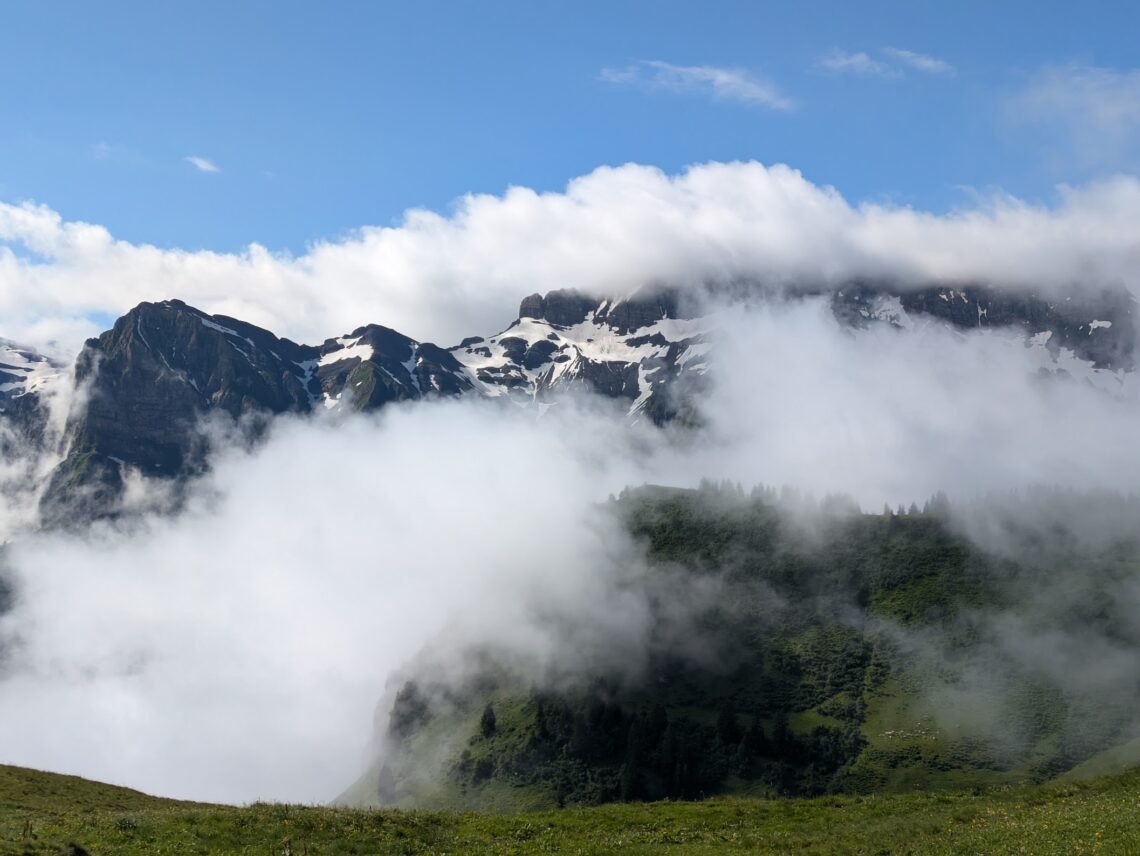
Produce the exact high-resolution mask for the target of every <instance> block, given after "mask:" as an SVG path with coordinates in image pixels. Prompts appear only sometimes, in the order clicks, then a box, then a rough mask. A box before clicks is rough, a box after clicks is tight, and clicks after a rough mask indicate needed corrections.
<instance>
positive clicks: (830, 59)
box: [819, 48, 899, 77]
mask: <svg viewBox="0 0 1140 856" xmlns="http://www.w3.org/2000/svg"><path fill="white" fill-rule="evenodd" d="M819 66H820V68H823V69H825V70H827V71H833V72H835V73H837V74H857V75H862V76H865V77H898V76H899V72H898V71H897V70H896V69H894V68H892V67H891V66H889V65H887V63H885V62H881V61H879V60H877V59H874V58H872V57H871V56H870V55H869V54H867V53H864V52H863V51H859V52H858V53H850V52H848V51H843V50H839V49H838V48H837V49H835V50H833V51H832V52H831V53H829V54H828V55H827V56H825V57H824V58H823V59H821V60H820V61H819Z"/></svg>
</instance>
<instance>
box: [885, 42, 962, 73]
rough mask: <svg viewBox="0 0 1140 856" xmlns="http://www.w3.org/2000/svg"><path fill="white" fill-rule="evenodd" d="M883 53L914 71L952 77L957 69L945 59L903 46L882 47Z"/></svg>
mask: <svg viewBox="0 0 1140 856" xmlns="http://www.w3.org/2000/svg"><path fill="white" fill-rule="evenodd" d="M883 53H885V54H886V55H887V56H889V57H892V58H893V59H896V60H898V61H899V62H901V63H902V64H903V65H906V66H909V67H910V68H913V69H914V70H915V71H921V72H922V73H923V74H941V75H945V76H946V77H953V76H954V75H955V74H957V73H958V69H956V68H954V66H952V65H951V64H950V63H948V62H946V60H944V59H939V58H938V57H933V56H930V55H928V54H921V53H918V52H917V51H910V50H906V49H905V48H883Z"/></svg>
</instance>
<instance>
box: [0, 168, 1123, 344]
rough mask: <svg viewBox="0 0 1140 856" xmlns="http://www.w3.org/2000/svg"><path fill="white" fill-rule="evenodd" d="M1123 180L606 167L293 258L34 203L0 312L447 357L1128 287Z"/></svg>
mask: <svg viewBox="0 0 1140 856" xmlns="http://www.w3.org/2000/svg"><path fill="white" fill-rule="evenodd" d="M1138 216H1140V181H1138V180H1137V179H1136V178H1133V177H1118V178H1113V179H1110V180H1105V181H1100V182H1096V183H1092V184H1089V185H1086V186H1082V187H1061V188H1060V189H1059V190H1058V193H1057V197H1056V200H1055V202H1054V203H1053V204H1052V205H1039V204H1031V203H1028V202H1025V201H1022V200H1019V199H1016V198H1013V197H1010V196H1008V195H1002V194H995V195H991V196H988V197H984V198H981V199H979V200H977V201H975V202H974V203H973V204H972V205H971V206H970V207H968V208H962V209H959V210H955V211H952V212H950V213H947V214H932V213H929V212H924V211H921V210H917V209H913V208H907V207H898V206H892V205H883V204H874V203H861V204H852V203H851V202H849V201H847V200H846V199H844V198H843V197H842V196H841V195H840V194H839V193H838V192H837V191H836V190H835V189H834V188H831V187H826V186H819V185H816V184H813V183H812V182H810V181H808V180H807V179H806V178H804V176H803V175H802V174H801V173H799V172H798V171H796V170H794V169H791V168H790V167H787V166H781V165H776V166H770V167H767V166H763V165H761V164H758V163H755V162H748V163H710V164H704V165H701V166H694V167H692V168H690V169H688V170H686V171H684V172H682V173H680V174H678V175H668V174H666V173H664V172H662V171H661V170H658V169H655V168H652V167H646V166H638V165H633V164H629V165H626V166H621V167H603V168H600V169H597V170H595V171H593V172H591V173H590V174H588V175H586V176H583V177H581V178H578V179H575V180H574V181H572V182H570V184H569V185H568V186H567V188H566V189H565V191H563V192H561V193H538V192H536V191H534V190H531V189H529V188H525V187H513V188H511V189H509V190H508V191H507V192H506V193H504V194H503V195H502V196H492V195H470V196H466V197H464V198H463V199H461V200H460V201H459V202H458V203H457V205H456V207H455V210H454V212H453V213H451V214H450V215H448V216H444V215H441V214H437V213H433V212H430V211H423V210H414V211H410V212H409V213H408V214H407V215H406V216H405V218H404V221H403V223H402V224H400V225H398V226H394V227H376V226H368V227H364V228H361V229H359V230H357V231H355V232H353V233H352V234H349V235H347V236H345V237H344V238H342V239H340V240H335V241H325V242H321V243H317V244H315V245H313V246H312V247H310V248H309V250H308V251H307V252H305V253H304V254H302V255H297V256H293V255H288V254H283V253H274V252H271V251H269V250H268V249H266V248H264V247H261V246H258V245H251V246H250V247H249V248H248V249H246V250H245V251H243V252H240V253H215V252H207V251H202V252H188V251H185V250H177V249H175V250H166V249H160V248H158V247H154V246H149V245H137V244H132V243H129V242H127V241H122V240H116V239H115V238H114V237H113V236H112V235H111V234H110V233H109V232H108V231H107V230H106V229H105V228H103V227H101V226H98V225H93V224H88V223H80V222H69V221H66V220H64V219H63V218H62V217H61V215H60V214H59V213H57V212H55V211H52V210H51V209H49V208H46V207H44V206H40V205H34V204H21V205H8V204H4V205H0V317H3V319H4V329H2V330H0V333H2V334H3V335H4V336H6V337H7V338H10V339H14V340H17V341H26V342H28V343H29V344H33V345H35V344H38V343H40V342H42V341H44V340H45V339H47V338H53V337H54V338H60V337H63V336H70V337H71V342H72V344H73V346H77V345H78V341H77V338H78V336H77V334H93V333H95V332H97V330H98V329H99V327H100V326H102V325H103V324H105V323H106V322H105V320H104V321H102V322H101V323H96V322H92V321H91V320H89V317H90V315H91V313H102V314H104V315H108V316H111V317H114V316H116V315H119V314H121V313H123V312H125V311H126V310H127V309H129V308H130V307H131V306H133V305H135V304H137V303H138V302H140V301H142V300H164V299H167V298H171V297H179V298H181V299H183V300H186V301H187V302H189V303H191V304H193V305H196V306H198V307H199V308H201V309H203V310H206V311H208V312H211V313H224V314H227V315H232V316H236V317H239V318H243V319H246V320H248V321H251V322H253V323H256V324H260V325H262V326H264V327H267V328H269V329H271V330H273V331H274V332H276V333H278V334H279V335H284V336H288V337H289V338H291V339H294V340H296V341H302V342H320V341H323V340H324V339H325V338H327V337H330V336H335V335H341V334H343V333H345V332H347V331H349V330H352V329H355V328H356V327H358V326H360V325H361V324H365V323H370V322H374V323H380V324H384V325H386V326H389V327H393V328H395V329H397V330H400V331H401V332H403V333H406V334H407V335H410V336H412V337H414V338H417V339H419V340H421V341H435V342H437V343H439V344H444V345H450V344H454V343H456V342H458V341H459V340H460V339H461V338H463V337H465V336H470V335H476V334H478V335H487V334H489V333H492V332H495V331H497V330H500V329H502V328H503V327H505V326H506V324H507V323H509V322H510V321H511V320H512V319H513V318H514V317H515V312H516V311H517V307H518V301H519V299H520V297H521V296H522V295H525V294H529V293H531V292H534V291H546V290H549V289H553V288H577V289H582V290H584V291H587V292H592V293H598V294H603V295H621V294H626V293H628V292H630V291H632V290H634V289H636V288H638V287H640V286H642V285H644V284H646V283H653V282H670V283H675V284H678V285H682V286H684V285H688V284H694V283H703V282H707V281H710V280H726V279H734V280H764V281H773V282H785V283H810V284H819V283H831V282H838V281H842V280H843V279H845V278H849V277H854V276H868V277H877V276H887V277H897V278H898V279H900V280H903V281H908V280H923V279H925V280H930V279H951V280H975V281H985V282H991V283H996V284H999V285H1000V284H1008V285H1013V286H1033V287H1039V288H1049V287H1053V286H1056V287H1071V286H1072V285H1074V284H1082V283H1087V284H1096V285H1100V284H1102V283H1104V282H1106V281H1111V282H1123V283H1126V284H1128V285H1129V286H1131V287H1133V288H1135V287H1136V286H1137V285H1138V284H1140V236H1138V235H1137V232H1136V230H1135V229H1134V228H1132V225H1131V224H1132V223H1134V222H1135V221H1136V220H1137V217H1138Z"/></svg>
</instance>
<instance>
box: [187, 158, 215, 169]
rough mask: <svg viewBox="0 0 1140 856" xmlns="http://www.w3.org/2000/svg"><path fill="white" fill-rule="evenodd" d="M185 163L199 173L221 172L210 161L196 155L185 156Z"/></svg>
mask: <svg viewBox="0 0 1140 856" xmlns="http://www.w3.org/2000/svg"><path fill="white" fill-rule="evenodd" d="M186 162H187V163H188V164H190V165H191V166H193V167H194V168H195V169H196V170H198V171H199V172H221V171H222V170H221V169H220V168H219V167H218V165H217V164H215V163H214V162H213V161H212V160H208V159H207V158H202V157H198V156H197V155H187V156H186Z"/></svg>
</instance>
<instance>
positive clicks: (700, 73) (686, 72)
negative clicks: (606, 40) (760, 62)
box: [600, 60, 796, 110]
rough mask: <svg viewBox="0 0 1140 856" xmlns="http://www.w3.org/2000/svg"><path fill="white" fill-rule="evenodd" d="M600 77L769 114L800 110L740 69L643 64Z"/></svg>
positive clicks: (766, 83)
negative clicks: (726, 102) (764, 110)
mask: <svg viewBox="0 0 1140 856" xmlns="http://www.w3.org/2000/svg"><path fill="white" fill-rule="evenodd" d="M600 77H601V79H602V80H605V81H607V82H609V83H616V84H622V85H627V86H639V87H644V88H649V89H665V90H669V91H671V92H691V93H698V94H705V95H708V96H710V97H711V98H713V99H715V100H718V101H736V102H739V103H741V104H747V105H750V106H754V107H765V108H767V109H769V110H792V109H794V108H795V106H796V103H795V101H794V100H793V99H792V98H790V97H789V96H787V95H785V94H784V93H783V92H782V91H781V90H780V88H779V87H778V86H776V84H774V83H772V82H771V81H770V80H766V79H764V78H762V77H759V76H757V75H755V74H752V73H750V72H748V71H744V70H743V69H737V68H720V67H717V66H711V65H673V64H672V63H668V62H664V61H662V60H642V61H641V62H638V63H634V64H633V65H629V66H626V67H625V68H604V69H602V71H601V74H600Z"/></svg>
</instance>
